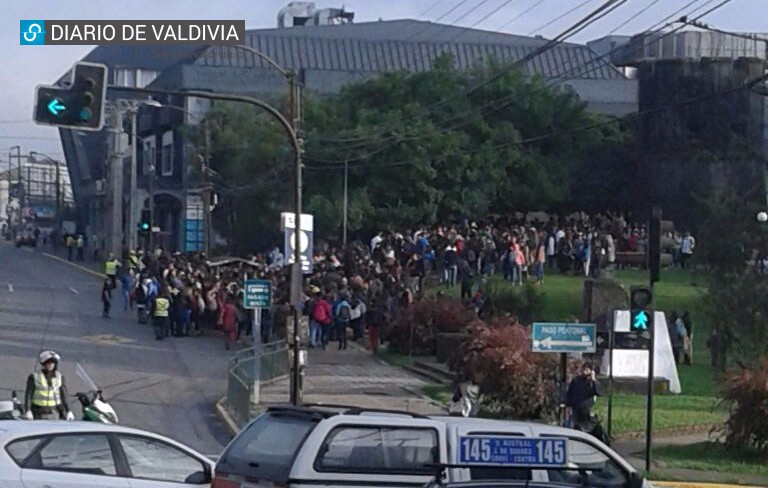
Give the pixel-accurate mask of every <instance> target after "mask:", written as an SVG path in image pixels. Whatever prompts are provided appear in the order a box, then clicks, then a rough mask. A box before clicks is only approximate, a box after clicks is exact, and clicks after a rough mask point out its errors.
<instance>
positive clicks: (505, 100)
mask: <svg viewBox="0 0 768 488" xmlns="http://www.w3.org/2000/svg"><path fill="white" fill-rule="evenodd" d="M699 1H701V0H693V1H691V2H689V3H688V4H686V6H684V8H685V7H689V6H691V5H693V4H694V3H697V2H699ZM713 1H714V0H709V1H708V2H706V3H705V4H704V5H702V6H700V7H698V8H696V9H695V10H694V11H693V12H695V11H698V10H700V9H701V8H703V7H705V6H707V5H708V4H711V3H712V2H713ZM730 1H732V0H724V1H723V2H721V3H720V4H719V5H717V6H715V7H713V8H711V9H710V10H708V11H707V12H705V13H703V14H701V15H700V16H698V17H696V19H700V18H702V17H703V16H706V15H708V14H709V13H711V12H713V11H714V10H716V9H718V8H720V7H722V6H723V5H725V4H727V3H729V2H730ZM617 6H618V5H616V6H614V8H615V7H617ZM680 12H681V10H680V9H678V10H677V11H675V12H674V13H673V14H670V15H668V16H667V17H666V18H664V19H662V20H661V21H660V22H657V23H656V24H654V27H653V28H656V27H658V26H659V25H660V24H662V23H663V22H665V21H667V20H669V19H670V18H671V17H672V16H674V15H676V14H678V13H680ZM607 13H610V11H609V12H605V13H604V14H603V15H602V16H604V15H607ZM602 16H600V17H598V18H601V17H602ZM672 24H674V22H670V23H667V24H665V25H663V26H662V27H661V29H658V30H663V29H665V28H667V27H669V26H671V25H672ZM683 27H684V26H683V25H681V26H679V27H677V28H675V29H673V30H672V31H670V32H667V33H664V34H662V36H661V37H658V38H655V39H653V38H652V36H648V37H649V38H650V39H649V40H648V41H647V42H645V43H644V45H643V46H642V47H641V48H645V47H646V46H648V45H650V44H652V43H657V42H659V41H660V40H661V39H663V38H664V37H667V36H669V35H671V34H673V33H675V32H677V31H679V30H680V29H682V28H683ZM622 48H623V46H621V45H620V46H616V47H615V48H614V49H612V50H611V51H609V52H608V53H606V54H604V55H602V56H599V57H597V58H594V59H592V60H590V61H588V62H587V63H586V64H585V65H584V66H582V67H581V70H580V71H579V72H578V73H576V74H577V75H578V74H583V73H584V71H583V69H584V68H586V67H587V66H589V65H590V64H594V63H596V62H599V61H601V60H604V59H610V56H612V55H613V54H614V53H615V52H617V51H618V50H620V49H622ZM574 69H578V67H577V68H572V69H571V70H569V72H570V73H571V74H573V71H574ZM567 74H568V73H565V75H567ZM563 77H564V74H559V75H558V77H557V78H555V79H563ZM567 79H570V78H566V79H565V80H567ZM565 80H564V81H565ZM544 88H546V87H542V88H540V89H538V90H534V91H533V92H532V93H535V92H538V91H541V90H542V89H544ZM532 93H531V94H532ZM514 98H515V95H514V94H510V95H508V96H506V97H502V98H501V99H497V100H493V101H491V102H489V103H486V104H485V105H484V106H483V107H481V108H480V109H479V110H480V111H482V110H484V109H485V108H486V107H489V106H492V105H494V104H496V103H498V102H502V105H501V106H497V107H495V108H493V109H492V110H491V111H490V112H486V113H482V114H481V115H482V116H485V115H488V114H489V113H493V112H496V111H499V110H501V109H503V108H506V107H507V106H508V105H509V102H510V101H512V100H513V99H514ZM475 110H476V109H473V111H475ZM468 115H472V114H471V113H464V114H459V115H458V116H455V117H453V119H457V118H463V119H465V120H464V122H462V123H460V124H459V125H458V126H455V127H451V128H447V129H445V130H443V131H441V132H450V131H452V130H455V129H457V128H459V127H461V126H464V125H466V124H467V123H468V122H467V121H466V118H467V116H468ZM413 139H416V137H411V138H406V139H402V140H396V141H394V140H393V144H394V143H400V142H405V141H406V140H413ZM364 140H366V138H362V137H359V138H356V139H350V141H364ZM368 140H369V141H370V139H368ZM390 147H391V145H390ZM386 149H388V147H387V146H385V147H384V148H380V149H377V150H376V151H374V152H371V153H368V154H364V155H362V156H360V157H355V158H345V159H346V160H347V161H355V160H362V159H367V158H369V157H370V156H373V155H375V154H378V153H381V152H383V151H385V150H386ZM315 161H318V162H324V163H330V164H333V163H339V162H341V161H339V160H335V161H330V160H319V159H315Z"/></svg>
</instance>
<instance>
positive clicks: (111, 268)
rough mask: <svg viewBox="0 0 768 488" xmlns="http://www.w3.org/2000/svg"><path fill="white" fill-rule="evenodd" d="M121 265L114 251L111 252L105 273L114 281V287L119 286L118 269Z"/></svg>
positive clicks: (105, 265)
mask: <svg viewBox="0 0 768 488" xmlns="http://www.w3.org/2000/svg"><path fill="white" fill-rule="evenodd" d="M119 267H120V261H118V260H117V258H116V257H115V255H114V254H113V253H109V257H107V262H106V263H104V274H106V275H107V278H109V281H110V282H111V283H112V289H113V290H114V289H115V288H117V270H118V268H119Z"/></svg>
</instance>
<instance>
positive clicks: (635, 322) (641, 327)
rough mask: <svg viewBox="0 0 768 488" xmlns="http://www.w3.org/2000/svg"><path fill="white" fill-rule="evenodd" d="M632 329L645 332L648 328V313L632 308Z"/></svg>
mask: <svg viewBox="0 0 768 488" xmlns="http://www.w3.org/2000/svg"><path fill="white" fill-rule="evenodd" d="M631 317H632V318H631V320H632V323H631V326H630V328H631V330H632V332H644V331H646V330H648V314H646V313H645V312H644V311H642V310H632V315H631Z"/></svg>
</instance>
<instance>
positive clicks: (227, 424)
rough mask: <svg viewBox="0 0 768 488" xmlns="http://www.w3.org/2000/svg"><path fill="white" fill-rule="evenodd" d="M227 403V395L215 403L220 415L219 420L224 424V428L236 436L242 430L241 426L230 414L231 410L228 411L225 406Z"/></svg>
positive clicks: (218, 415) (215, 408) (217, 413)
mask: <svg viewBox="0 0 768 488" xmlns="http://www.w3.org/2000/svg"><path fill="white" fill-rule="evenodd" d="M226 403H227V397H222V398H221V400H219V401H218V402H216V403H215V405H214V410H215V411H216V416H217V417H219V420H221V422H222V423H223V424H224V428H225V429H227V432H229V434H230V435H231V436H233V437H234V436H236V435H237V433H238V432H240V428H238V426H237V423H236V422H235V419H233V418H232V416H231V415H230V414H229V411H227V407H225V404H226Z"/></svg>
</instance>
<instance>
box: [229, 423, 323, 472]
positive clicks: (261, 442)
mask: <svg viewBox="0 0 768 488" xmlns="http://www.w3.org/2000/svg"><path fill="white" fill-rule="evenodd" d="M317 422H318V419H317V418H315V417H311V416H306V415H291V414H285V413H279V412H268V413H265V414H263V415H261V416H260V417H258V418H257V419H256V420H254V421H253V422H251V424H250V425H248V426H247V427H246V428H245V429H244V430H243V431H242V432H240V434H238V436H237V437H236V438H235V440H234V441H232V444H231V445H230V446H229V448H227V450H226V451H224V453H223V454H222V456H221V459H220V460H219V462H218V464H217V465H216V472H217V473H221V474H236V475H240V476H245V477H253V478H258V479H263V480H268V481H285V480H287V479H288V475H289V473H290V470H291V467H292V466H293V461H294V459H295V458H296V454H297V453H298V452H299V448H300V447H301V445H302V444H303V443H304V440H305V439H306V438H307V436H308V435H309V433H310V432H312V430H313V429H314V428H315V426H316V425H317Z"/></svg>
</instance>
